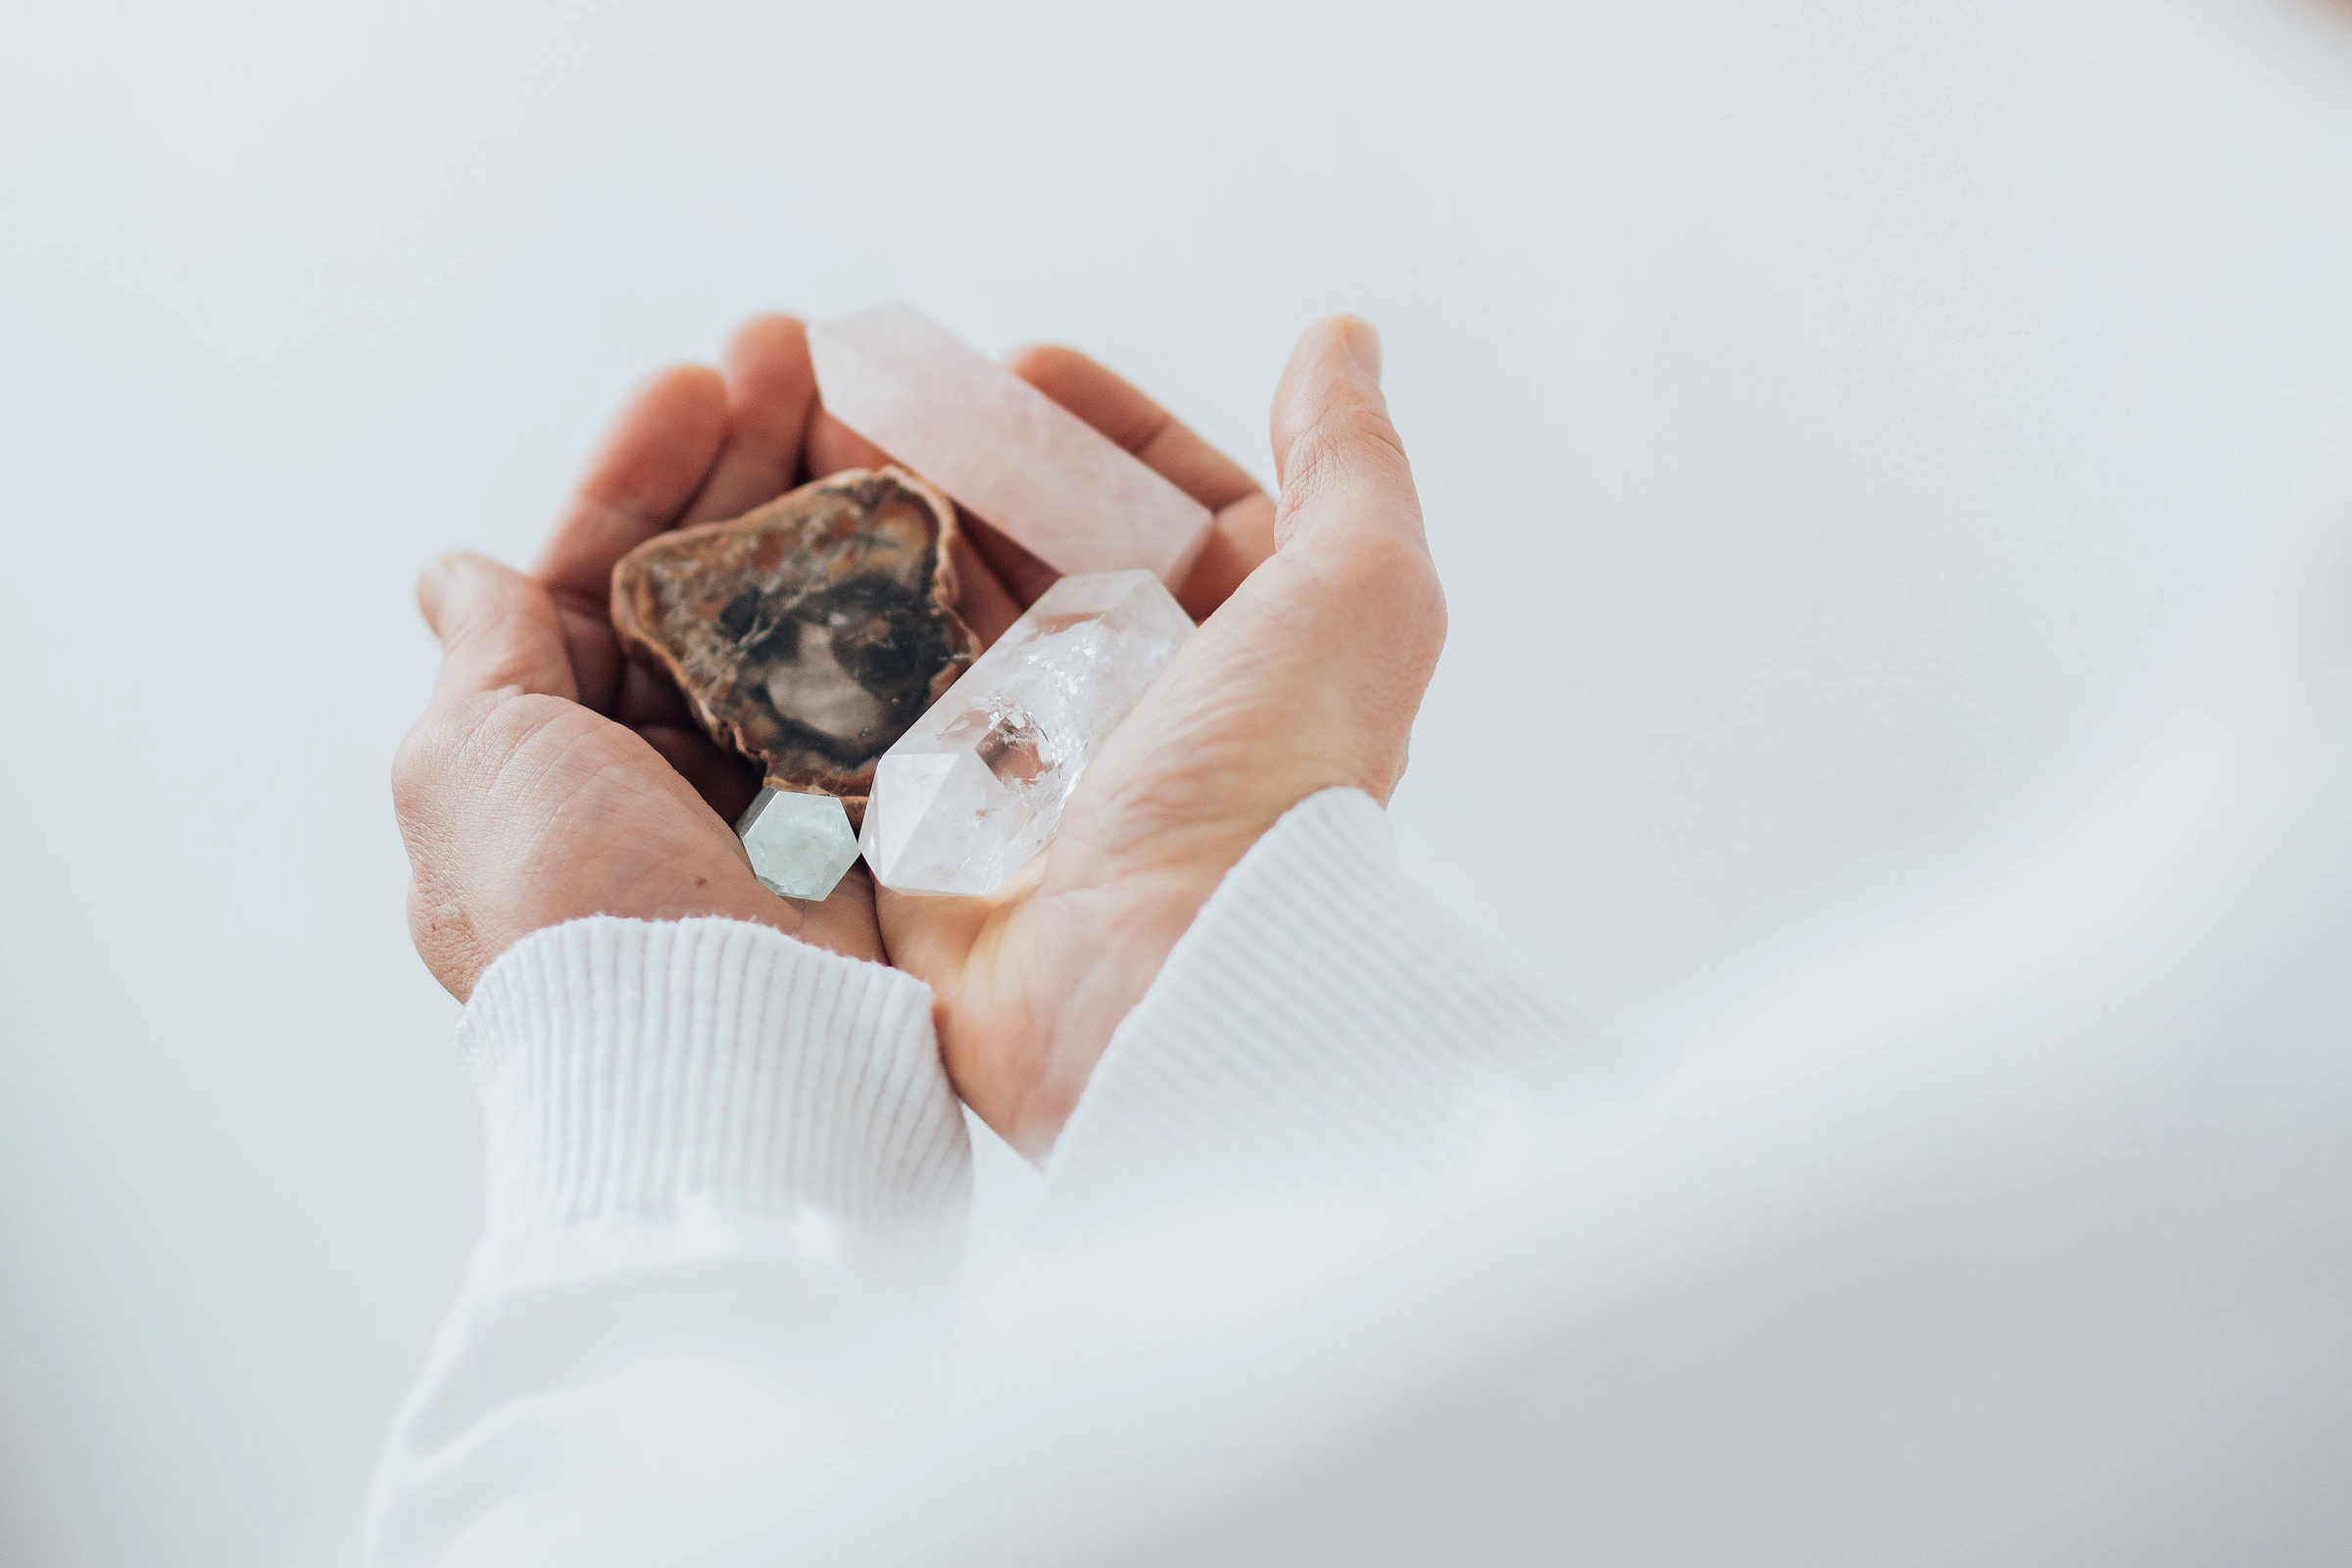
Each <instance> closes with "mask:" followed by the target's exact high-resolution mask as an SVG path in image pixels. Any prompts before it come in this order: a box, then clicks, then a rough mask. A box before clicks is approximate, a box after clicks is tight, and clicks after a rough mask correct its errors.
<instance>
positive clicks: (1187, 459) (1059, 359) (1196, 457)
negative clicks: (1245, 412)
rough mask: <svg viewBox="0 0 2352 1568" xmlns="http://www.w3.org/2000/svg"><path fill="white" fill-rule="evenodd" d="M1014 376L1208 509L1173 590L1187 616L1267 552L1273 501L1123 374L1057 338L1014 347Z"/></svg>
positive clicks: (1204, 609) (1201, 612) (1210, 606)
mask: <svg viewBox="0 0 2352 1568" xmlns="http://www.w3.org/2000/svg"><path fill="white" fill-rule="evenodd" d="M1006 364H1007V365H1008V366H1009V368H1011V370H1012V372H1013V374H1015V375H1017V376H1019V377H1020V378H1021V379H1022V380H1024V381H1027V382H1028V383H1029V384H1030V385H1032V386H1034V387H1036V388H1037V389H1038V390H1039V391H1041V392H1043V393H1045V394H1046V396H1048V397H1050V398H1052V399H1053V400H1054V402H1056V403H1058V404H1060V405H1061V406H1062V407H1063V408H1065V409H1067V410H1069V411H1070V412H1071V413H1072V414H1075V415H1077V416H1078V417H1080V418H1081V419H1084V420H1085V421H1086V422H1087V423H1088V424H1090V425H1092V426H1094V427H1095V428H1096V429H1097V430H1100V431H1101V432H1102V433H1103V434H1104V435H1106V436H1108V437H1109V438H1110V439H1111V440H1113V441H1115V442H1117V443H1118V444H1119V445H1120V446H1121V447H1124V448H1125V449H1126V450H1127V451H1129V452H1131V453H1133V454H1135V456H1136V457H1137V458H1139V459H1141V460H1142V461H1143V463H1144V465H1145V466H1147V467H1149V468H1151V469H1152V471H1153V472H1154V473H1157V474H1158V475H1159V476H1160V477H1161V478H1163V479H1166V480H1168V481H1169V482H1170V483H1172V484H1173V485H1175V486H1176V488H1177V489H1179V490H1182V491H1183V492H1184V493H1185V494H1186V495H1189V496H1191V497H1192V498H1193V499H1194V500H1195V501H1198V502H1200V503H1201V505H1202V506H1204V507H1206V508H1208V509H1209V510H1210V512H1212V513H1214V514H1215V521H1214V522H1213V524H1212V525H1211V527H1210V529H1209V535H1208V539H1207V541H1206V542H1205V543H1204V544H1203V545H1202V546H1201V555H1200V558H1199V559H1198V560H1197V561H1195V562H1194V563H1193V566H1192V569H1191V570H1190V571H1189V572H1187V573H1186V575H1185V580H1184V583H1183V586H1182V587H1181V588H1180V589H1179V590H1178V592H1177V595H1176V597H1177V599H1178V601H1179V602H1181V603H1182V604H1183V606H1184V608H1185V610H1186V612H1187V613H1190V614H1191V615H1192V616H1193V618H1194V619H1196V620H1201V619H1204V618H1206V617H1207V615H1208V614H1209V613H1210V612H1212V611H1214V610H1215V609H1216V608H1217V606H1219V605H1221V604H1223V603H1224V602H1225V597H1226V595H1228V594H1230V593H1232V592H1233V590H1234V589H1235V588H1236V587H1238V586H1239V585H1240V584H1241V581H1242V579H1243V578H1244V577H1247V576H1249V575H1250V572H1252V571H1254V570H1255V569H1256V568H1257V564H1258V563H1259V562H1261V561H1263V560H1265V559H1266V557H1267V556H1269V555H1271V554H1273V551H1274V501H1273V498H1272V497H1270V496H1268V495H1267V494H1266V493H1265V492H1264V491H1263V490H1260V489H1259V488H1258V486H1257V481H1256V480H1255V479H1252V478H1251V477H1250V474H1249V471H1248V470H1247V469H1245V468H1244V467H1243V466H1241V465H1240V464H1238V463H1236V462H1234V461H1233V460H1232V459H1231V458H1229V457H1227V456H1225V454H1224V453H1222V452H1219V451H1218V450H1217V449H1216V448H1215V447H1213V446H1210V445H1209V444H1208V443H1207V442H1206V441H1204V440H1202V439H1201V437H1200V436H1199V435H1198V434H1196V433H1195V432H1194V431H1193V430H1192V429H1191V427H1189V426H1188V425H1186V424H1185V423H1184V422H1183V421H1182V420H1180V419H1178V418H1177V417H1175V416H1174V415H1172V414H1170V413H1169V412H1168V411H1167V410H1165V409H1163V408H1161V407H1160V406H1159V405H1158V404H1157V403H1155V402H1153V401H1152V399H1151V398H1150V397H1149V396H1147V395H1146V394H1145V393H1144V392H1143V391H1142V390H1141V389H1139V388H1138V387H1136V386H1134V385H1133V384H1131V383H1130V382H1128V381H1127V380H1126V379H1125V378H1124V377H1122V376H1120V375H1118V374H1116V373H1115V372H1113V371H1111V370H1108V369H1105V368H1103V366H1101V365H1099V364H1097V363H1096V362H1095V361H1093V360H1091V359H1089V358H1088V357H1087V356H1085V355H1083V354H1081V353H1079V352H1078V351H1077V350H1076V349H1070V348H1063V347H1061V346H1060V345H1058V344H1040V345H1035V346H1032V347H1029V348H1024V349H1019V350H1016V351H1015V352H1014V353H1013V354H1012V355H1011V356H1010V357H1009V358H1008V359H1007V360H1006Z"/></svg>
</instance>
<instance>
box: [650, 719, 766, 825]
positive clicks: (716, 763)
mask: <svg viewBox="0 0 2352 1568" xmlns="http://www.w3.org/2000/svg"><path fill="white" fill-rule="evenodd" d="M637 733H638V734H640V735H642V736H643V737H645V743H646V744H647V745H648V746H651V747H652V748H653V749H654V750H655V751H657V752H659V753H661V754H662V760H663V761H665V762H667V763H668V764H669V765H670V766H671V767H673V768H675V769H677V772H678V776H679V777H681V778H683V779H685V781H686V782H687V783H689V784H691V785H693V786H694V791H695V793H696V794H697V795H700V796H701V797H702V798H703V800H704V801H705V802H706V803H708V804H709V806H710V808H711V810H713V811H715V812H717V813H718V815H719V816H720V817H721V818H722V819H724V820H725V821H726V822H727V823H728V824H729V825H730V826H731V825H733V823H734V822H735V820H736V819H737V818H738V817H740V816H742V815H743V813H744V811H745V810H746V809H748V808H749V807H750V806H751V804H752V797H753V796H755V795H758V794H759V793H760V770H759V769H758V768H757V767H754V766H753V765H752V764H751V763H750V762H747V761H745V760H743V759H742V758H740V757H738V756H736V755H735V754H734V753H733V752H729V751H723V750H721V749H720V748H719V746H718V745H717V744H716V743H715V742H713V741H712V740H711V737H710V736H708V735H706V734H704V733H703V732H702V731H701V730H699V729H695V728H693V727H691V726H670V725H648V726H646V727H644V728H641V729H639V730H638V731H637Z"/></svg>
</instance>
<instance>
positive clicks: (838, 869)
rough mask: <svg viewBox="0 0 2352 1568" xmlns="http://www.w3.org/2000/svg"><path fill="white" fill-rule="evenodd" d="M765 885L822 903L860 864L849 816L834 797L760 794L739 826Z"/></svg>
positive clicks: (738, 833)
mask: <svg viewBox="0 0 2352 1568" xmlns="http://www.w3.org/2000/svg"><path fill="white" fill-rule="evenodd" d="M735 833H736V836H737V837H739V838H741V839H742V840H743V848H744V853H745V854H747V855H749V856H750V857H751V858H752V870H753V872H754V873H755V874H756V875H758V877H759V878H760V886H761V887H763V888H765V889H767V891H768V892H770V893H780V894H782V895H783V896H784V897H785V898H788V899H821V898H823V897H825V896H826V895H827V894H829V893H831V892H832V891H833V889H834V888H835V887H836V886H838V885H839V884H840V882H841V879H842V876H843V875H844V873H846V872H847V871H848V870H849V868H850V867H851V866H853V865H855V864H857V863H858V840H857V839H856V838H855V837H854V836H853V835H852V834H851V832H850V813H849V812H848V811H846V810H844V809H842V804H841V802H840V801H838V800H836V799H834V798H833V797H832V796H830V795H802V794H799V793H797V792H795V791H791V790H761V791H760V796H759V799H757V800H755V801H753V802H752V806H751V809H750V810H748V811H745V812H744V813H743V820H742V821H740V822H738V823H736V824H735Z"/></svg>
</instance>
